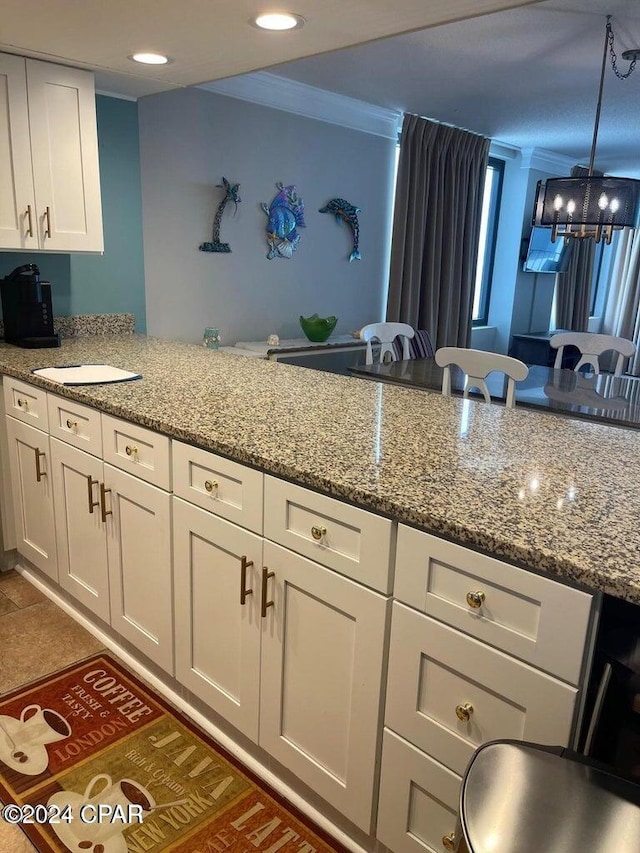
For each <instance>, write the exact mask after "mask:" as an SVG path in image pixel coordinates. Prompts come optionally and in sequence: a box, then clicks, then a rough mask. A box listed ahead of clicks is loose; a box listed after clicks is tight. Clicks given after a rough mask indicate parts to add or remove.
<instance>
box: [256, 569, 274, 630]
mask: <svg viewBox="0 0 640 853" xmlns="http://www.w3.org/2000/svg"><path fill="white" fill-rule="evenodd" d="M274 576H275V572H270V571H269V569H268V568H267V567H266V566H263V567H262V588H261V598H262V600H261V607H260V615H261V616H262V618H263V619H264V618H265V617H266V615H267V608H268V607H273V604H274V602H273V601H267V581H268V580H269V578H272V577H274Z"/></svg>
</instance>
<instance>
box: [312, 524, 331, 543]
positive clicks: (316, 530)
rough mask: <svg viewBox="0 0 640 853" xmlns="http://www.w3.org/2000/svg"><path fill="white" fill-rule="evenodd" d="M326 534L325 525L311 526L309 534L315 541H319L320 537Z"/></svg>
mask: <svg viewBox="0 0 640 853" xmlns="http://www.w3.org/2000/svg"><path fill="white" fill-rule="evenodd" d="M326 535H327V528H326V527H318V526H317V525H315V524H314V525H313V527H312V528H311V536H312V538H313V539H314V540H315V541H316V542H319V541H320V540H321V539H322V537H323V536H326Z"/></svg>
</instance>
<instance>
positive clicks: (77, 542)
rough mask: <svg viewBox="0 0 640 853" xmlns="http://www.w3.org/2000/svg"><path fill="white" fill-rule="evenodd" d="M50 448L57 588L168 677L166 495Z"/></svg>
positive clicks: (62, 446) (57, 444) (75, 453)
mask: <svg viewBox="0 0 640 853" xmlns="http://www.w3.org/2000/svg"><path fill="white" fill-rule="evenodd" d="M51 444H52V459H53V492H54V501H55V506H56V532H57V543H58V562H59V565H60V585H61V586H62V587H63V589H65V590H66V591H67V592H68V593H69V594H70V595H72V596H73V597H74V598H75V599H77V600H78V601H79V602H81V603H82V604H83V605H84V606H85V607H87V608H89V609H90V610H91V611H92V612H93V613H95V614H96V615H97V616H99V617H100V618H101V619H104V620H105V622H109V623H110V624H111V626H112V627H113V628H114V629H115V630H116V631H117V632H118V633H119V634H121V635H122V636H123V637H124V638H125V639H126V640H128V641H129V642H131V643H132V644H133V645H135V646H136V647H137V648H138V649H140V651H141V652H143V653H144V654H145V655H147V657H149V658H150V659H151V660H153V661H155V663H157V664H158V665H159V666H161V667H162V668H163V669H165V670H166V671H167V672H170V673H172V672H173V618H172V606H171V600H172V592H173V590H172V578H171V506H170V496H169V494H168V493H167V492H164V491H162V490H161V489H158V488H156V487H155V486H151V485H149V484H148V483H145V482H142V481H141V480H138V479H137V478H135V477H131V476H129V475H128V474H125V473H124V472H122V471H120V470H119V469H117V468H114V467H113V466H111V465H106V464H104V463H103V462H102V460H101V459H97V458H96V457H94V456H91V455H90V454H88V453H85V452H84V451H82V450H78V449H77V448H75V447H71V446H70V445H68V444H66V443H65V442H63V441H59V440H58V439H55V438H52V439H51Z"/></svg>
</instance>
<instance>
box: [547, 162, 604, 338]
mask: <svg viewBox="0 0 640 853" xmlns="http://www.w3.org/2000/svg"><path fill="white" fill-rule="evenodd" d="M588 174H589V170H588V169H587V168H586V167H585V166H574V167H573V169H572V170H571V177H572V178H582V177H585V176H586V175H588ZM594 174H596V173H595V172H594ZM597 174H599V175H600V174H602V173H601V172H598V173H597ZM595 254H596V244H595V241H594V240H592V239H591V238H590V237H587V238H574V237H572V238H571V257H570V258H569V266H568V268H567V271H566V272H562V273H558V276H557V278H556V326H557V327H558V328H559V329H566V330H567V331H570V332H586V331H587V330H588V326H589V309H590V307H591V279H592V278H593V261H594V258H595Z"/></svg>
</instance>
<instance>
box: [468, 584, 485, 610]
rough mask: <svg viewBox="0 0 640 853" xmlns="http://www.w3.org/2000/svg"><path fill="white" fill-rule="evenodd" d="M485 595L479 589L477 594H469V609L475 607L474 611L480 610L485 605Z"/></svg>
mask: <svg viewBox="0 0 640 853" xmlns="http://www.w3.org/2000/svg"><path fill="white" fill-rule="evenodd" d="M484 599H485V594H484V592H482V590H481V589H479V590H478V591H477V592H468V593H467V604H468V605H469V607H473V609H474V610H478V608H479V607H482V605H483V604H484Z"/></svg>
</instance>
